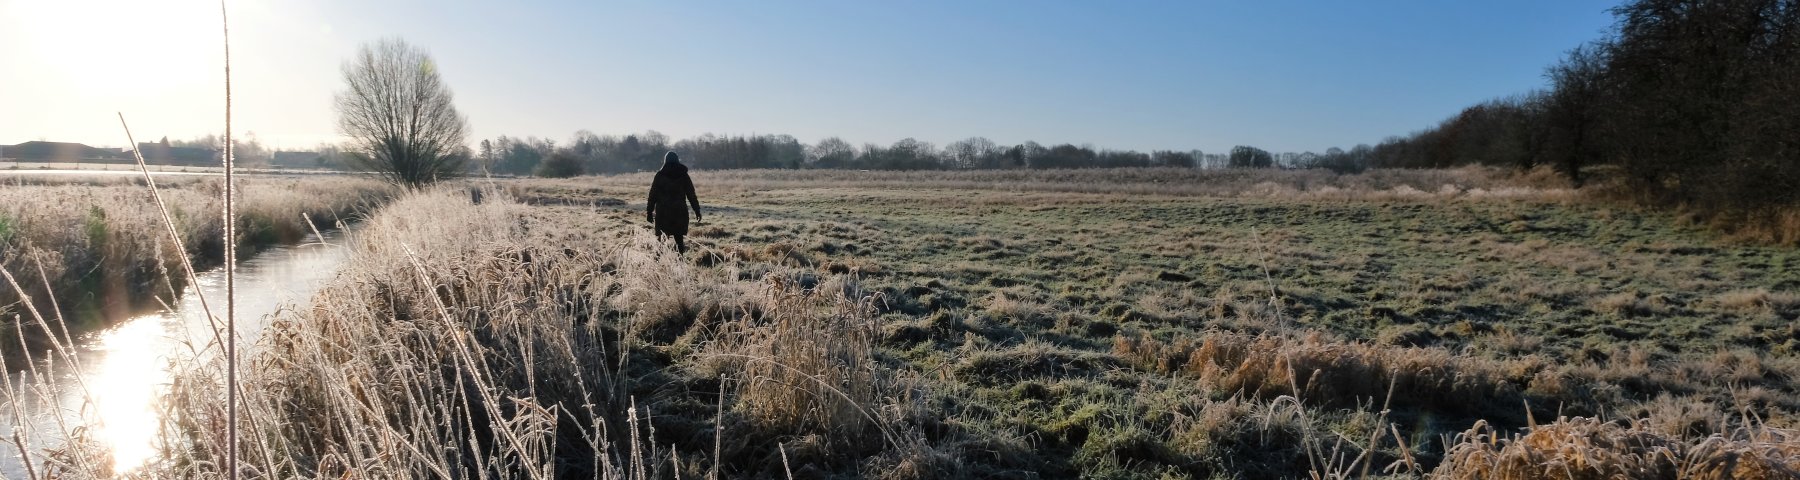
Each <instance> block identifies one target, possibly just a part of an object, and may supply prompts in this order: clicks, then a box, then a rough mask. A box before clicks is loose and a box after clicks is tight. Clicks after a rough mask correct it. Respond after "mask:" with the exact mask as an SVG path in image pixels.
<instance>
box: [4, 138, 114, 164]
mask: <svg viewBox="0 0 1800 480" xmlns="http://www.w3.org/2000/svg"><path fill="white" fill-rule="evenodd" d="M0 158H5V159H9V160H14V161H20V162H114V161H121V160H124V159H125V156H124V155H123V154H122V153H120V151H118V150H113V149H108V148H95V147H90V146H87V145H83V144H79V143H68V142H43V141H32V142H25V143H21V144H18V145H0Z"/></svg>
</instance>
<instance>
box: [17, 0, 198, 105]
mask: <svg viewBox="0 0 1800 480" xmlns="http://www.w3.org/2000/svg"><path fill="white" fill-rule="evenodd" d="M0 16H3V17H4V18H0V28H7V29H12V30H14V32H13V34H12V36H13V38H12V39H11V40H12V41H9V42H8V43H10V44H11V45H7V46H3V47H0V51H4V52H5V54H4V56H5V57H6V58H8V59H9V60H12V59H16V60H13V61H17V62H20V63H18V64H15V65H13V66H12V67H13V68H15V69H18V70H20V71H24V72H29V74H31V75H41V76H43V78H46V79H54V80H56V81H58V82H61V83H62V84H63V85H67V86H73V87H77V88H79V89H82V90H84V91H88V90H104V91H107V92H117V93H119V94H127V95H155V94H157V92H159V91H163V90H166V89H168V88H171V87H175V86H180V85H184V84H188V83H191V82H202V81H206V80H208V79H210V78H215V77H216V75H212V76H208V75H207V74H209V73H212V72H211V71H210V70H208V68H209V67H210V66H212V65H218V64H220V61H219V60H218V59H219V58H221V57H222V56H223V54H222V49H223V48H222V46H221V44H220V43H219V39H220V38H221V32H220V23H219V18H220V17H219V4H218V3H217V2H208V1H205V0H171V1H157V2H148V1H138V0H0ZM96 93H99V92H96Z"/></svg>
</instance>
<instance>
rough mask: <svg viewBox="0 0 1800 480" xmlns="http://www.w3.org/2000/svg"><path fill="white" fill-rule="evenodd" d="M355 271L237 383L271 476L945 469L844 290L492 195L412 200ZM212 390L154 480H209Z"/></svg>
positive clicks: (190, 405) (175, 422)
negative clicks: (548, 215)
mask: <svg viewBox="0 0 1800 480" xmlns="http://www.w3.org/2000/svg"><path fill="white" fill-rule="evenodd" d="M549 238H557V239H561V240H562V243H561V245H562V246H564V247H566V248H548V247H544V246H543V245H544V240H545V239H549ZM619 240H623V242H622V243H618V241H619ZM354 248H355V249H356V251H355V260H353V261H352V263H351V264H350V265H349V266H348V267H346V268H345V269H344V270H343V271H342V272H341V273H340V276H339V278H338V279H337V280H335V281H333V282H332V283H331V284H329V285H328V286H326V287H325V288H324V289H323V290H321V292H320V293H319V294H318V295H317V296H316V297H315V298H314V301H313V305H312V306H311V307H310V308H306V309H302V310H299V311H296V312H293V313H291V314H288V315H285V316H283V317H281V318H278V319H277V321H276V322H275V323H274V324H273V325H272V326H271V327H270V330H269V331H268V333H267V334H266V335H265V337H264V340H263V341H262V342H261V343H260V344H259V346H258V348H257V353H256V355H255V356H254V357H253V359H252V360H251V364H252V365H253V366H252V367H251V368H249V369H247V370H248V371H249V372H251V373H250V374H249V375H247V376H246V378H245V379H244V383H243V385H244V386H243V388H244V390H245V396H244V398H245V407H244V412H245V415H246V418H248V419H249V420H248V421H247V422H246V423H244V425H245V429H246V430H245V431H244V432H243V433H242V434H241V438H245V439H247V440H245V442H244V444H243V445H241V449H242V451H243V452H245V453H244V458H245V459H246V460H247V461H249V463H250V464H251V465H252V466H250V467H247V468H250V469H251V471H253V472H255V474H257V475H267V476H280V477H305V478H340V477H343V476H345V475H369V474H371V473H376V472H380V473H379V476H396V477H421V476H452V477H459V478H473V477H478V476H483V475H487V476H500V477H523V478H561V477H570V476H575V477H595V476H597V477H603V478H668V477H671V476H677V475H678V476H682V477H691V476H695V475H698V474H700V472H707V471H710V470H711V469H713V468H721V467H722V468H723V470H722V471H723V473H725V474H727V475H729V476H733V477H736V476H739V475H754V476H763V475H768V474H770V473H771V471H770V470H768V468H769V466H770V465H771V464H770V463H767V461H768V460H769V459H772V458H774V455H776V454H778V452H777V451H776V450H777V449H776V446H777V445H779V444H785V446H786V450H787V452H786V453H787V454H789V455H793V456H795V457H796V459H797V460H799V461H800V462H801V463H802V464H803V465H832V464H843V463H844V462H847V461H848V462H851V464H852V465H855V464H856V460H857V459H863V458H866V460H865V461H866V462H869V463H868V465H869V466H870V467H869V468H875V466H878V465H887V466H888V467H895V468H901V469H902V470H901V471H912V472H927V473H929V472H937V471H939V470H940V469H941V468H943V466H942V464H941V463H942V462H941V458H942V456H941V454H938V453H937V452H936V451H935V450H933V448H932V447H930V446H929V445H928V444H927V443H926V442H925V441H924V440H923V439H922V437H920V436H919V433H918V431H917V430H916V429H909V428H908V427H906V425H908V423H907V422H909V421H912V419H913V418H914V417H916V416H917V414H916V405H917V402H918V400H917V398H918V397H919V396H920V395H923V391H922V390H921V389H920V387H918V386H917V385H916V383H914V382H909V381H906V380H904V379H903V378H902V377H901V376H900V375H899V374H897V373H896V372H894V371H892V370H890V369H889V368H887V367H884V366H882V365H881V364H880V363H879V362H877V361H876V360H875V358H874V345H873V338H874V335H875V328H874V323H873V320H872V319H873V317H872V312H873V310H872V307H873V305H874V304H873V303H871V300H868V299H855V298H847V297H844V296H842V292H844V291H847V290H850V291H853V290H854V289H853V288H849V287H846V286H844V284H843V281H839V282H838V283H837V284H836V285H837V286H836V287H834V288H831V289H823V288H812V289H809V288H805V287H802V286H801V285H800V283H799V282H798V281H796V279H795V278H794V277H792V276H788V275H781V274H769V275H765V276H763V277H762V278H756V279H749V280H742V281H740V280H736V278H737V276H736V275H730V276H727V275H725V274H726V273H727V272H722V271H718V270H701V269H695V268H693V267H691V266H689V265H687V264H685V263H684V262H682V261H681V259H680V258H679V257H677V256H675V255H674V254H673V252H670V251H668V250H667V246H666V245H661V244H658V243H657V242H656V241H655V240H654V239H653V238H651V237H650V235H648V234H647V233H645V232H630V231H612V232H599V233H597V232H582V231H574V230H568V229H564V228H563V227H561V226H559V225H556V224H554V223H547V222H544V221H542V220H541V219H539V218H537V217H536V216H535V215H534V214H533V212H531V211H529V210H527V207H525V206H523V205H520V204H518V203H515V202H513V201H511V200H510V199H509V198H507V197H506V195H504V194H500V193H494V192H490V193H489V195H488V196H487V197H486V201H484V202H483V204H482V205H479V206H475V205H470V204H469V203H468V197H467V196H466V194H463V193H461V192H447V191H437V192H429V193H423V194H416V195H412V196H409V197H408V198H406V199H404V200H401V201H400V202H398V203H396V204H394V205H392V206H390V207H388V208H387V209H386V210H384V212H383V214H381V215H378V216H376V217H374V218H373V219H371V220H370V221H369V222H368V223H367V225H366V226H365V227H364V228H362V229H361V230H360V231H359V232H357V234H356V235H355V240H354ZM683 351H687V352H692V353H691V356H689V355H681V354H680V352H683ZM214 368H219V366H218V365H213V364H207V365H206V366H205V368H201V369H197V370H194V371H191V372H188V373H187V374H186V375H184V376H183V377H182V380H181V381H180V382H179V383H178V384H177V385H176V386H175V390H174V392H173V394H172V395H173V396H174V398H175V401H174V402H173V404H174V405H176V407H175V408H174V410H173V412H172V413H173V414H174V416H173V417H172V419H171V420H170V424H169V425H168V427H169V431H170V432H172V433H180V434H182V435H185V436H187V437H188V438H189V439H190V440H189V441H188V442H186V444H187V445H188V447H186V448H184V449H183V450H180V451H176V452H171V453H172V454H173V455H172V456H171V457H168V458H166V459H164V460H163V462H162V463H159V464H155V465H152V466H151V467H149V468H148V469H147V470H145V472H147V473H148V474H152V475H174V476H193V475H202V476H204V475H211V474H214V473H216V471H214V470H213V467H211V466H209V465H212V463H211V462H215V461H217V460H218V459H219V458H221V456H222V454H223V452H224V445H223V443H222V442H223V438H224V435H223V432H222V431H220V426H221V425H222V415H223V411H222V410H221V409H218V408H216V403H214V402H210V401H208V400H207V399H209V398H215V397H216V396H219V395H221V394H222V392H221V391H220V389H221V388H222V385H221V384H220V382H219V381H218V380H219V378H220V376H219V372H216V371H212V369H214ZM721 375H722V377H723V378H722V380H723V381H722V382H721ZM670 382H678V383H677V384H674V385H672V384H671V383H670ZM677 385H682V386H681V387H679V388H676V389H675V390H670V388H672V387H676V386H677ZM689 389H704V390H705V393H701V392H693V393H696V394H698V395H696V396H690V395H688V392H690V391H691V390H689ZM721 394H722V395H725V397H724V398H723V399H721V397H720V396H719V395H721ZM696 397H698V398H696ZM718 400H728V401H724V402H723V404H722V407H723V409H722V411H721V416H720V417H719V419H715V418H714V416H713V415H712V409H713V407H712V405H713V403H714V402H715V401H718ZM702 412H703V413H702ZM720 428H723V429H724V430H723V434H722V436H720V437H715V435H721V433H720V432H721V431H720V430H719V429H720ZM715 438H722V439H723V442H722V443H723V445H722V448H723V452H724V454H723V456H724V461H723V462H720V461H718V460H719V459H718V458H716V457H715V456H714V454H713V451H712V448H711V447H712V445H713V441H714V440H715ZM844 452H857V453H855V454H854V455H853V456H851V457H849V458H846V457H845V456H844ZM884 462H885V463H884ZM883 468H886V467H883ZM931 476H932V475H929V474H927V475H922V476H920V477H918V478H929V477H931Z"/></svg>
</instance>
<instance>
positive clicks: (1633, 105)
mask: <svg viewBox="0 0 1800 480" xmlns="http://www.w3.org/2000/svg"><path fill="white" fill-rule="evenodd" d="M1612 13H1613V15H1614V17H1615V24H1614V26H1613V28H1612V30H1611V31H1610V32H1608V33H1607V34H1606V35H1605V36H1604V37H1603V38H1602V39H1600V40H1597V41H1594V42H1591V43H1588V44H1585V45H1581V46H1578V47H1576V48H1574V49H1572V50H1570V51H1569V52H1568V54H1567V56H1566V57H1565V58H1564V59H1563V60H1561V61H1560V62H1558V63H1557V64H1555V65H1552V66H1550V67H1549V68H1547V69H1546V71H1545V75H1544V76H1545V78H1546V80H1548V82H1547V83H1548V86H1547V88H1545V89H1542V90H1538V91H1533V92H1528V93H1525V94H1522V95H1515V96H1511V97H1505V98H1499V99H1495V100H1490V101H1487V102H1483V103H1481V104H1478V105H1474V106H1470V107H1468V108H1466V109H1464V110H1463V111H1462V112H1460V113H1458V114H1456V115H1455V116H1452V117H1450V118H1448V119H1446V120H1444V121H1443V122H1441V123H1439V124H1438V125H1436V126H1433V127H1431V128H1427V129H1425V130H1421V131H1418V132H1414V133H1412V134H1411V135H1407V136H1403V137H1392V138H1389V139H1387V140H1386V141H1383V142H1381V143H1380V144H1379V145H1376V146H1373V147H1367V148H1364V147H1358V149H1357V150H1358V151H1352V152H1337V154H1327V155H1325V156H1322V157H1320V158H1319V159H1318V162H1317V163H1316V165H1317V166H1321V167H1327V168H1333V169H1338V170H1345V171H1348V170H1359V169H1362V168H1369V167H1382V168H1435V167H1450V166H1456V165H1466V164H1482V165H1503V166H1516V167H1520V168H1532V167H1537V166H1548V167H1552V168H1554V169H1556V170H1557V171H1558V172H1560V173H1561V174H1562V175H1564V176H1566V177H1567V178H1568V179H1569V180H1570V181H1571V182H1572V183H1573V184H1575V185H1576V186H1581V185H1583V184H1586V183H1589V182H1590V181H1591V180H1593V179H1594V178H1593V177H1594V176H1595V174H1596V173H1607V175H1606V178H1607V179H1609V180H1611V181H1614V182H1616V183H1615V184H1613V186H1616V187H1619V188H1617V189H1616V191H1617V192H1619V193H1622V194H1624V195H1625V196H1627V197H1628V198H1629V199H1632V200H1636V201H1639V202H1642V203H1645V204H1649V205H1660V206H1669V207H1676V208H1680V209H1683V210H1685V211H1686V212H1687V213H1690V214H1695V215H1697V216H1699V217H1701V218H1703V219H1705V220H1706V221H1708V222H1709V223H1712V224H1714V225H1715V226H1720V227H1725V228H1726V229H1728V230H1733V231H1737V232H1740V233H1746V234H1751V235H1754V236H1760V237H1764V238H1765V239H1768V240H1774V241H1777V242H1780V243H1789V244H1792V243H1800V215H1796V214H1795V210H1796V208H1800V0H1636V1H1631V2H1627V3H1625V4H1624V5H1621V6H1619V7H1616V8H1614V9H1613V10H1612Z"/></svg>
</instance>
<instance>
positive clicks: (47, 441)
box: [0, 232, 348, 478]
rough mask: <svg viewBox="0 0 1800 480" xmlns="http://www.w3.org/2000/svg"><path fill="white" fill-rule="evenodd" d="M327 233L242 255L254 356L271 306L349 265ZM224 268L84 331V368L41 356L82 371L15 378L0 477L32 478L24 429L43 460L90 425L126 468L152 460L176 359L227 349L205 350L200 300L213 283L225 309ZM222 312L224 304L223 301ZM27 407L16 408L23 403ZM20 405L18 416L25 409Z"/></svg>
mask: <svg viewBox="0 0 1800 480" xmlns="http://www.w3.org/2000/svg"><path fill="white" fill-rule="evenodd" d="M325 236H326V238H325V242H328V243H330V244H329V245H327V244H321V243H319V239H318V238H314V237H309V238H308V239H307V243H304V244H302V245H298V246H288V247H275V248H271V249H268V250H265V251H263V252H261V253H258V254H257V255H256V256H255V257H252V258H250V259H248V260H244V261H242V262H239V264H238V268H237V294H238V302H237V311H238V339H239V340H238V345H239V347H240V352H239V355H240V358H247V357H248V355H249V354H250V353H251V349H250V348H249V347H250V346H251V345H253V344H254V343H255V341H256V339H257V338H258V336H259V334H260V333H261V331H262V328H263V327H264V326H265V325H266V324H267V320H268V317H269V315H270V314H273V313H275V312H276V311H277V310H278V309H280V308H282V307H283V306H285V305H294V304H298V303H303V302H305V301H306V300H307V298H308V297H310V296H311V295H312V293H313V292H314V291H316V290H317V289H318V287H319V286H320V285H321V284H323V283H324V281H325V280H327V279H329V278H330V277H331V276H332V275H333V274H334V273H335V272H336V270H337V267H338V265H339V264H342V263H343V261H344V259H345V258H346V256H347V255H348V252H347V250H346V249H345V248H344V247H342V246H341V245H338V244H340V243H341V242H340V240H341V239H340V238H339V236H340V235H339V234H338V233H337V232H327V233H326V235H325ZM224 276H225V274H224V271H223V270H213V271H209V272H205V273H202V274H200V278H199V279H198V281H196V282H194V283H195V284H194V286H192V287H189V288H188V290H187V291H186V292H184V293H183V295H182V296H181V302H180V305H178V306H176V309H175V311H173V312H163V313H157V314H151V315H144V316H140V317H136V318H132V319H130V320H128V321H125V322H124V323H121V324H119V325H118V326H116V327H113V328H111V329H108V330H105V331H102V332H97V333H95V334H92V335H88V336H86V337H84V338H81V339H78V341H77V343H78V345H77V348H76V349H75V350H76V358H77V359H78V360H79V364H80V369H79V370H73V369H69V368H66V366H65V365H60V363H61V362H48V361H40V362H39V364H38V367H39V370H40V373H42V372H44V369H46V368H49V367H51V366H52V363H57V365H54V367H55V369H56V370H64V371H78V372H79V374H78V375H77V374H69V373H56V372H49V373H44V375H46V376H47V377H49V378H48V379H49V381H40V380H41V379H39V378H34V377H32V375H31V374H30V373H29V372H25V373H19V374H15V375H12V376H11V377H10V378H9V380H10V381H11V382H12V385H13V387H14V388H11V389H9V390H11V391H13V392H16V393H19V394H21V395H19V396H18V397H16V398H0V403H5V404H0V417H4V418H0V437H5V438H0V442H5V444H4V445H3V446H4V447H5V448H0V476H5V477H7V478H23V477H25V473H26V472H25V465H24V463H23V462H22V461H21V459H20V457H19V449H18V448H16V447H15V446H14V445H13V444H11V442H12V441H13V440H12V438H13V436H14V435H15V434H16V435H17V436H18V437H19V438H21V439H22V440H23V441H24V443H25V444H26V445H27V448H26V450H28V451H29V452H30V456H31V461H32V463H33V464H36V465H39V466H40V467H39V469H40V471H39V473H40V474H41V473H42V471H41V465H43V464H44V449H46V448H54V447H57V446H60V445H62V444H63V442H64V440H65V438H66V437H65V435H66V434H67V433H68V432H76V431H84V432H86V434H87V435H89V436H90V438H93V439H94V440H95V441H96V442H97V443H99V444H100V445H102V446H104V447H105V448H107V449H109V450H110V451H111V453H112V457H113V465H114V468H115V469H116V471H121V472H122V471H128V470H130V469H133V468H137V467H139V466H142V465H143V464H144V462H146V461H148V460H149V459H151V458H152V457H153V456H154V455H155V453H156V452H157V441H158V439H157V429H158V427H159V425H161V423H162V420H161V419H160V418H158V416H157V415H158V412H160V411H161V410H162V409H161V407H160V406H159V405H158V402H159V397H160V396H161V395H162V393H163V392H164V391H166V390H167V388H168V386H169V385H170V383H171V382H172V381H173V376H172V373H171V369H172V368H178V367H177V366H178V365H180V364H183V363H188V362H191V361H192V360H193V359H194V358H195V356H196V355H197V354H199V355H216V354H218V350H219V349H218V348H213V349H210V350H203V349H205V348H206V346H207V345H208V344H209V343H210V342H211V340H212V338H213V331H212V328H211V326H210V322H209V321H208V319H207V318H206V315H205V313H204V312H203V311H202V309H201V307H200V302H199V298H198V297H197V296H196V295H194V291H195V289H198V290H199V291H201V292H204V293H205V295H206V297H207V299H208V300H209V301H210V302H211V303H212V304H213V307H214V308H215V309H221V308H222V307H220V305H221V304H222V302H223V299H224V296H225V293H224ZM218 313H222V310H220V311H219V312H218ZM15 405H16V406H17V407H19V408H13V407H14V406H15ZM15 413H17V414H18V415H16V416H15Z"/></svg>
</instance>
